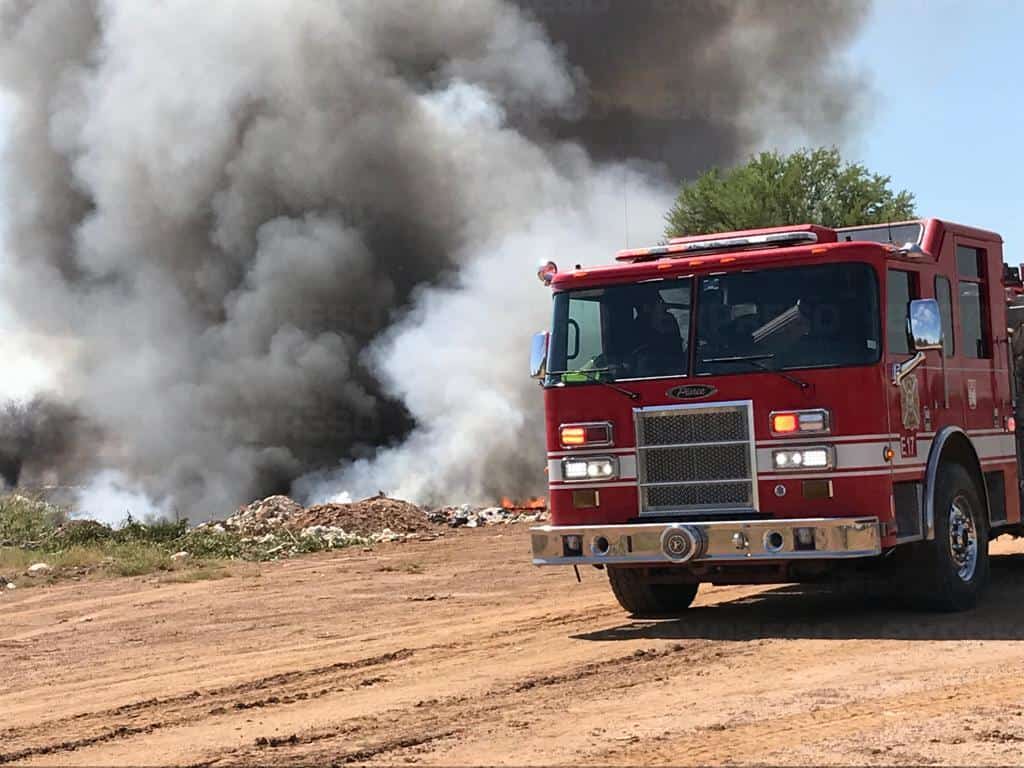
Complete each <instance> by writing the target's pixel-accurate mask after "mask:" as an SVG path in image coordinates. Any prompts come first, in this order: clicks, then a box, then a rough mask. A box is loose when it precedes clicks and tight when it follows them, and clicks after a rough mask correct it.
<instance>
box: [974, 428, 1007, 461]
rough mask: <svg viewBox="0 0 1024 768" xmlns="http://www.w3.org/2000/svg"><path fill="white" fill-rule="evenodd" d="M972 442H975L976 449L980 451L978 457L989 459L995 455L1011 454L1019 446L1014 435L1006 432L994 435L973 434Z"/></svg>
mask: <svg viewBox="0 0 1024 768" xmlns="http://www.w3.org/2000/svg"><path fill="white" fill-rule="evenodd" d="M971 442H972V443H974V450H976V451H977V452H978V458H981V459H989V458H992V457H995V456H1010V455H1012V454H1013V453H1014V451H1015V450H1016V448H1017V446H1016V445H1015V441H1014V437H1013V435H1008V434H1006V433H1005V432H1004V433H1002V434H994V435H978V436H976V437H975V436H971Z"/></svg>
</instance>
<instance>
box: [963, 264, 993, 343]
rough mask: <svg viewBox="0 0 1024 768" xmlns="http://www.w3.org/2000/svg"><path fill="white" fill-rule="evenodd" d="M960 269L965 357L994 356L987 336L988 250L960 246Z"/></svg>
mask: <svg viewBox="0 0 1024 768" xmlns="http://www.w3.org/2000/svg"><path fill="white" fill-rule="evenodd" d="M956 270H957V273H958V274H959V275H960V281H959V286H958V288H959V295H960V332H961V334H962V336H961V349H963V351H964V357H975V358H985V357H991V352H990V351H989V343H988V336H987V334H986V333H985V330H986V326H987V323H986V322H985V305H986V298H985V297H986V294H985V251H984V250H983V249H981V248H969V247H967V246H964V245H958V246H957V247H956Z"/></svg>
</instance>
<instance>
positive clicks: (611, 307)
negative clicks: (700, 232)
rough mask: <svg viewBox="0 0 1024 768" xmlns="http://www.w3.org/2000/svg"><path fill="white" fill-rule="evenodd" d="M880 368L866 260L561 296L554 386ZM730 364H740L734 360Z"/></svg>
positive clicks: (873, 289) (874, 298)
mask: <svg viewBox="0 0 1024 768" xmlns="http://www.w3.org/2000/svg"><path fill="white" fill-rule="evenodd" d="M694 299H696V316H697V321H696V333H695V334H694V336H695V339H696V355H695V360H696V362H695V366H696V367H695V373H696V374H697V375H701V374H728V373H739V372H744V373H749V372H750V371H751V365H750V364H749V363H748V362H747V360H749V359H751V358H752V357H753V358H756V359H758V360H759V361H760V362H759V364H758V366H757V367H763V368H765V369H768V370H786V369H795V368H823V367H834V366H843V365H861V364H868V363H873V362H876V361H877V360H878V359H879V355H880V353H881V336H880V333H881V330H880V328H881V322H880V312H879V299H878V283H877V279H876V277H875V274H874V271H873V270H872V268H871V267H870V266H869V265H867V264H863V263H839V264H821V265H813V266H801V267H782V268H773V269H764V270H755V271H743V272H728V273H723V274H717V275H709V276H698V277H685V278H679V279H668V280H657V281H652V282H644V283H635V284H626V285H609V286H605V287H602V288H590V289H583V290H578V291H565V292H561V293H557V294H555V306H554V315H555V316H554V325H553V331H552V335H551V348H550V354H549V360H548V383H549V384H556V383H561V384H571V383H580V384H582V383H588V382H594V381H596V380H598V379H600V380H604V381H610V380H624V379H640V378H656V377H667V376H684V375H687V374H688V373H689V372H690V359H691V355H690V344H689V341H690V336H691V334H690V325H691V317H692V312H693V302H694ZM729 358H734V359H732V360H730V359H729Z"/></svg>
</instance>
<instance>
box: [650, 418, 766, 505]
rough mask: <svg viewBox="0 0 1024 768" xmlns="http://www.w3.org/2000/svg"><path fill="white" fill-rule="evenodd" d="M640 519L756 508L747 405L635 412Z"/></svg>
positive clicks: (751, 439)
mask: <svg viewBox="0 0 1024 768" xmlns="http://www.w3.org/2000/svg"><path fill="white" fill-rule="evenodd" d="M636 436H637V454H638V466H637V469H638V472H639V483H640V514H641V515H645V514H646V515H665V514H676V513H681V514H690V513H702V512H733V511H736V512H739V511H745V512H750V511H751V510H753V509H754V508H755V507H756V491H755V489H756V477H755V470H754V450H753V435H752V434H751V426H750V404H749V403H747V402H742V403H721V404H716V405H682V406H671V407H667V408H652V409H640V410H638V411H636Z"/></svg>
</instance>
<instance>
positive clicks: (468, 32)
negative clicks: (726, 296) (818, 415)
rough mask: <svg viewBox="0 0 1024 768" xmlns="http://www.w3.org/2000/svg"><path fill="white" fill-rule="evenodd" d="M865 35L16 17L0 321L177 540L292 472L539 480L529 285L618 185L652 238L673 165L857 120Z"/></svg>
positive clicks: (55, 12) (369, 13) (453, 5)
mask: <svg viewBox="0 0 1024 768" xmlns="http://www.w3.org/2000/svg"><path fill="white" fill-rule="evenodd" d="M863 15H864V7H863V6H862V5H859V4H853V3H848V2H816V3H806V2H797V1H795V0H794V1H791V2H784V1H782V0H780V1H778V2H767V1H766V2H742V3H724V2H671V1H669V0H644V2H635V1H631V2H625V1H623V2H621V3H620V2H612V0H604V1H602V0H590V1H588V0H566V2H564V3H558V2H554V0H550V1H547V0H538V2H526V1H525V0H524V1H523V2H520V3H518V4H513V3H510V2H506V1H504V0H472V1H471V2H470V1H469V0H435V1H434V2H423V3H408V2H399V1H397V0H395V1H394V2H389V1H388V0H349V1H347V2H342V1H341V0H337V2H312V0H308V1H306V0H300V1H298V2H281V1H280V0H244V1H243V0H218V2H215V3H210V2H208V1H204V2H199V0H168V2H162V3H142V2H135V1H134V0H95V1H94V2H89V1H87V0H38V1H37V2H29V1H28V0H14V1H13V2H7V3H6V4H5V5H3V6H2V9H0V84H2V87H3V88H4V89H6V90H7V91H8V92H9V93H10V94H12V95H13V97H14V99H15V112H14V122H13V127H12V131H11V135H10V137H9V142H8V147H7V152H6V157H5V159H4V160H5V169H4V170H5V173H6V180H5V185H4V189H5V190H6V195H7V199H6V201H5V215H6V217H7V220H6V229H7V234H8V238H7V243H6V250H7V258H8V260H9V261H10V262H12V264H11V266H9V267H8V270H9V272H10V274H8V275H7V276H6V280H5V284H6V290H5V294H6V295H5V296H4V297H3V300H4V301H6V302H7V303H9V304H10V305H12V307H13V308H14V309H15V310H16V311H17V313H18V316H19V318H20V322H21V323H22V324H23V326H24V328H26V329H28V330H31V331H36V332H41V333H46V334H51V335H57V336H63V337H69V338H71V339H73V340H74V342H75V348H76V350H78V352H77V354H76V356H75V358H74V360H73V361H72V363H71V369H70V370H71V372H70V373H69V374H68V375H67V376H66V377H65V378H64V379H62V386H63V387H64V391H63V392H62V394H63V396H64V397H65V398H67V399H68V401H69V402H70V401H74V402H75V403H77V404H79V406H80V407H81V409H82V414H83V415H84V418H86V419H88V422H89V423H90V424H94V425H96V427H97V428H99V429H100V430H102V433H103V434H104V435H106V436H107V438H106V439H105V440H104V441H103V445H102V446H98V447H97V450H96V451H95V454H94V455H96V456H97V457H102V458H97V460H96V462H95V470H96V471H100V470H117V471H118V473H119V477H122V478H124V479H125V480H130V481H131V482H133V483H135V484H137V485H138V487H140V488H142V489H144V490H145V491H146V492H147V493H148V494H149V495H150V497H151V498H153V499H154V500H157V501H159V503H161V504H166V503H167V502H168V501H169V500H170V501H171V502H173V504H174V505H175V506H176V507H177V508H178V509H179V510H182V511H184V512H185V513H186V514H188V515H191V516H193V517H196V516H199V515H205V514H222V513H224V512H225V511H227V510H229V509H230V508H231V507H232V506H233V505H235V504H237V503H239V502H241V501H245V500H247V499H249V498H251V497H254V496H258V495H263V494H267V493H270V492H276V491H287V490H288V489H289V487H290V486H292V485H293V483H295V482H296V480H297V479H299V478H302V480H301V481H300V482H299V484H298V487H297V491H298V492H302V493H305V494H308V495H312V496H324V495H330V494H334V493H337V492H341V491H346V490H348V491H351V492H353V493H361V492H364V491H367V490H369V491H370V492H374V491H376V490H377V489H378V488H384V489H385V490H389V491H397V492H401V493H403V494H405V495H407V496H411V497H415V498H418V499H421V500H433V499H438V498H441V497H443V496H446V495H448V496H450V497H469V498H486V497H492V496H493V495H494V494H496V493H499V492H511V493H515V492H526V491H529V490H533V489H534V488H535V487H536V485H538V484H540V482H541V479H542V475H540V473H538V472H536V471H535V469H534V466H533V465H535V464H536V456H537V455H538V451H539V449H540V447H541V441H540V437H539V435H540V430H539V423H540V403H539V400H538V398H537V394H536V389H535V388H533V387H531V386H530V383H529V382H526V381H524V377H523V375H522V371H521V368H522V365H521V357H522V350H523V349H524V348H525V339H526V337H527V335H528V333H530V332H531V331H533V330H535V329H536V328H537V327H540V326H542V325H544V324H545V321H546V316H547V309H546V296H545V295H544V292H543V291H542V290H540V289H539V288H538V287H537V286H536V284H535V283H534V281H533V278H532V277H531V274H530V273H531V271H532V265H533V264H534V263H535V262H536V260H537V258H538V257H540V256H544V257H547V256H552V255H553V256H556V257H557V258H558V259H560V260H561V259H563V258H564V260H565V261H571V260H574V259H575V260H579V261H590V262H593V261H596V260H603V259H605V258H607V255H608V252H609V251H610V250H611V249H613V248H615V247H619V246H621V245H622V239H623V230H624V228H625V224H624V222H623V209H624V199H623V198H624V196H625V197H628V207H629V211H630V213H629V218H630V220H631V222H632V223H631V225H630V227H631V230H632V232H633V233H634V235H635V233H636V232H638V231H643V232H644V233H645V234H646V235H648V236H651V237H656V236H657V233H658V232H659V231H660V229H661V221H660V217H661V214H662V212H663V211H664V210H665V209H666V208H667V204H668V200H669V195H670V188H669V187H668V186H667V185H665V184H664V182H663V181H661V180H659V179H665V178H670V176H669V175H668V174H669V173H671V174H675V175H677V176H678V175H679V174H687V173H691V172H693V171H695V170H696V169H698V168H702V167H704V166H706V165H708V164H710V163H729V162H732V161H735V160H737V159H738V158H741V157H742V156H743V155H744V154H745V153H747V152H749V151H750V150H751V149H753V148H755V147H756V146H757V145H758V144H759V143H760V142H763V141H766V140H770V139H774V138H777V137H779V136H786V137H789V138H791V139H792V138H796V139H797V140H798V141H799V140H802V139H805V138H810V139H816V138H822V137H824V138H829V139H834V138H835V137H836V135H837V133H839V132H843V131H845V130H846V129H847V128H848V125H849V117H850V114H851V109H852V108H853V107H855V106H856V104H857V101H856V99H855V98H854V97H855V90H856V88H857V83H856V81H855V80H853V79H851V78H850V77H848V76H847V75H845V74H844V73H843V72H841V71H838V70H837V67H836V59H835V53H836V51H837V50H838V48H839V43H838V41H843V40H849V39H851V37H852V31H853V29H854V28H855V27H856V26H857V24H858V23H859V21H860V20H861V18H862V17H863ZM636 160H640V161H643V162H642V163H640V164H638V163H637V162H636ZM625 161H628V162H625ZM641 174H643V175H641ZM659 174H664V175H662V176H659ZM62 362H64V363H65V364H67V361H62ZM76 423H77V422H76V420H75V419H74V418H70V416H69V418H68V421H67V426H68V428H69V429H72V430H73V429H74V426H75V424H76ZM100 448H102V450H100ZM34 455H35V454H34ZM52 461H53V462H54V464H55V465H56V467H57V468H61V467H62V466H63V464H62V454H60V453H59V452H55V453H54V454H53V455H52ZM339 466H340V467H341V472H340V474H338V473H337V471H335V470H337V468H339ZM106 476H108V477H109V473H108V474H107V475H106Z"/></svg>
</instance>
